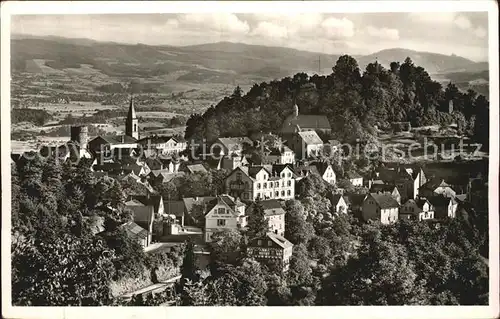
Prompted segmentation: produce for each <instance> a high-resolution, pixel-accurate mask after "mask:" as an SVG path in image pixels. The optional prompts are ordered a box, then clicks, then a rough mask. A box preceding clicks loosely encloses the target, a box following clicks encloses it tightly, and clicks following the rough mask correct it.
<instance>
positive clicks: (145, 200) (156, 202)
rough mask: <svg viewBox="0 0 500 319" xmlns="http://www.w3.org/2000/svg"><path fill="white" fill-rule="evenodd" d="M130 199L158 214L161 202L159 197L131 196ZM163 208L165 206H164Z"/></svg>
mask: <svg viewBox="0 0 500 319" xmlns="http://www.w3.org/2000/svg"><path fill="white" fill-rule="evenodd" d="M130 198H131V199H135V200H137V201H139V202H140V203H142V204H143V205H145V206H153V207H154V210H155V213H157V212H158V208H159V207H160V203H161V201H162V200H163V198H162V197H161V195H149V196H148V195H132V196H130ZM164 206H165V205H164Z"/></svg>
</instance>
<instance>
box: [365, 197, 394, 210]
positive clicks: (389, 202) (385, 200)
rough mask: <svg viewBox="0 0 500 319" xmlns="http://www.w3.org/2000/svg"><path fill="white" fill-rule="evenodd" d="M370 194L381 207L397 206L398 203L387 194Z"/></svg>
mask: <svg viewBox="0 0 500 319" xmlns="http://www.w3.org/2000/svg"><path fill="white" fill-rule="evenodd" d="M370 196H371V197H372V198H373V199H374V200H375V202H376V203H377V205H378V206H379V207H380V208H382V209H385V208H395V207H399V203H398V202H397V201H396V200H395V199H394V197H392V196H391V195H389V194H375V193H370Z"/></svg>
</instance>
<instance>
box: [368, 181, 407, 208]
mask: <svg viewBox="0 0 500 319" xmlns="http://www.w3.org/2000/svg"><path fill="white" fill-rule="evenodd" d="M370 193H375V194H389V195H391V196H392V197H394V199H396V200H397V201H398V203H400V204H401V194H400V193H399V191H398V188H397V187H396V186H395V185H391V184H379V183H374V184H372V186H371V188H370Z"/></svg>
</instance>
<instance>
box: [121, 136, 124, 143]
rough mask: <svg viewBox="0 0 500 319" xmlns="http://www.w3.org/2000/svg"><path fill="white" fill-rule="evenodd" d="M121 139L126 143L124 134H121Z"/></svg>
mask: <svg viewBox="0 0 500 319" xmlns="http://www.w3.org/2000/svg"><path fill="white" fill-rule="evenodd" d="M121 141H122V143H125V136H124V135H122V136H121Z"/></svg>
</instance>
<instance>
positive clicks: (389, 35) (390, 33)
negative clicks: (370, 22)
mask: <svg viewBox="0 0 500 319" xmlns="http://www.w3.org/2000/svg"><path fill="white" fill-rule="evenodd" d="M366 33H367V34H368V35H369V36H371V37H375V38H381V39H386V40H399V30H397V29H391V28H376V27H373V26H368V27H366Z"/></svg>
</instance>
